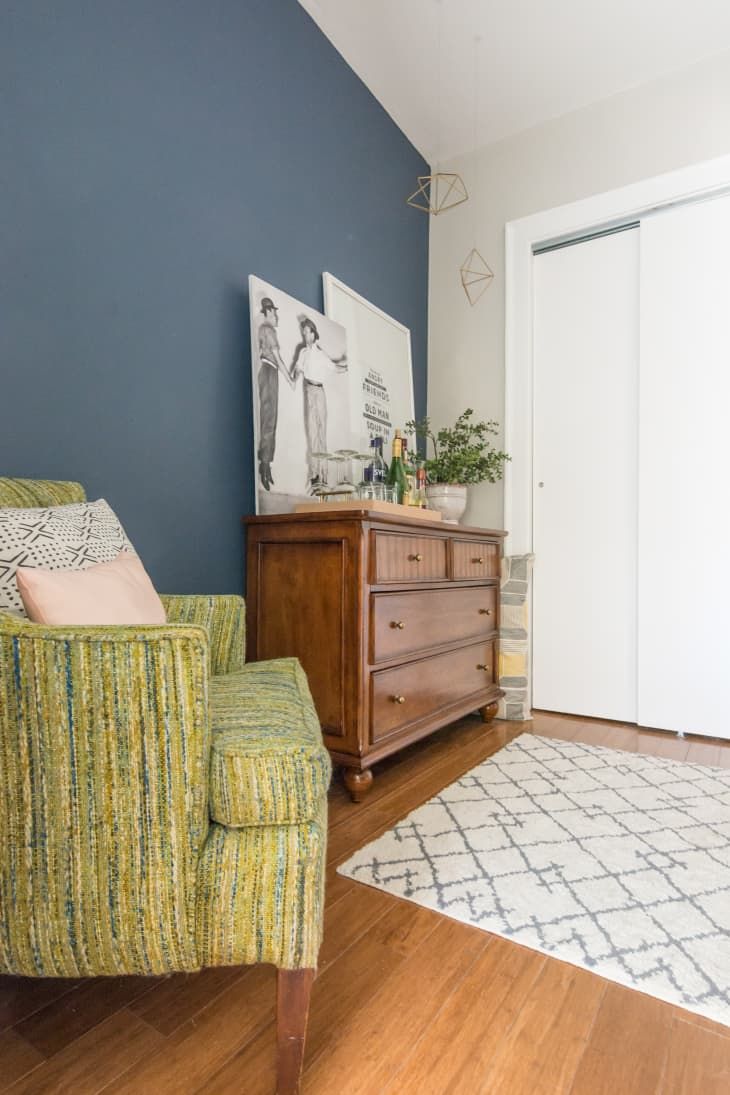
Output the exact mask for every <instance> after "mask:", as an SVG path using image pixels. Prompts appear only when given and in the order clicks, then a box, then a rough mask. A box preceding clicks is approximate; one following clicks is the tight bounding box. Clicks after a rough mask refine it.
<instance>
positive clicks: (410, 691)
mask: <svg viewBox="0 0 730 1095" xmlns="http://www.w3.org/2000/svg"><path fill="white" fill-rule="evenodd" d="M494 661H495V657H494V641H493V640H492V641H488V642H485V643H476V644H474V645H473V646H467V647H463V648H462V649H461V650H453V651H451V653H449V654H435V655H434V656H433V657H432V658H422V659H421V660H420V661H417V662H411V664H410V665H401V666H398V667H397V668H396V669H381V670H380V672H378V673H372V674H371V676H370V740H371V742H372V743H373V744H375V743H376V742H379V741H382V740H383V739H384V738H389V737H391V735H393V734H397V733H398V732H399V731H400V730H402V729H404V728H405V727H407V726H408V725H409V724H410V723H412V722H417V721H418V719H422V718H426V717H430V716H434V715H438V713H439V711H440V710H446V709H448V707H449V706H450V705H452V704H456V703H460V702H462V701H463V700H464V698H465V697H468V696H471V695H473V696H474V706H475V708H476V707H477V706H478V705H479V693H481V692H483V691H484V690H485V689H486V688H487V687H488V686H489V685H491V684H492V682H493V680H494Z"/></svg>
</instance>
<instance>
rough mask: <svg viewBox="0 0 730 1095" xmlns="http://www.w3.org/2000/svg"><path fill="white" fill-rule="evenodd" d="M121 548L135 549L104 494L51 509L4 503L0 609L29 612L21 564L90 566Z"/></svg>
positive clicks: (47, 567)
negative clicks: (23, 593) (19, 582)
mask: <svg viewBox="0 0 730 1095" xmlns="http://www.w3.org/2000/svg"><path fill="white" fill-rule="evenodd" d="M120 551H130V552H132V554H136V552H135V550H134V548H133V547H132V545H131V543H130V542H129V539H128V538H127V534H126V532H125V531H124V529H123V528H122V525H121V523H120V521H119V518H118V517H117V515H116V514H115V513H114V510H113V509H112V508H111V506H110V505H109V504H108V502H105V501H104V499H103V498H100V499H99V501H98V502H73V503H71V505H67V506H49V507H48V508H46V509H13V508H11V507H0V612H2V611H8V610H10V611H13V612H16V613H18V612H19V613H20V615H22V616H25V615H26V612H25V609H24V608H23V602H22V600H21V599H20V594H19V593H18V585H17V582H16V580H15V572H16V570H17V569H18V567H42V568H43V569H44V570H85V569H86V568H87V567H90V566H94V564H95V563H109V562H111V560H112V559H116V557H117V555H118V554H119V552H120Z"/></svg>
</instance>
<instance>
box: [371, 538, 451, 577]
mask: <svg viewBox="0 0 730 1095" xmlns="http://www.w3.org/2000/svg"><path fill="white" fill-rule="evenodd" d="M373 536H374V539H375V550H374V552H373V556H374V563H373V569H374V581H375V582H433V581H437V580H438V579H439V578H446V573H447V569H446V549H447V545H448V540H446V538H445V537H444V538H440V537H438V536H399V535H398V534H397V533H393V532H375V533H373Z"/></svg>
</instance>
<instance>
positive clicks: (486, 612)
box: [479, 608, 492, 616]
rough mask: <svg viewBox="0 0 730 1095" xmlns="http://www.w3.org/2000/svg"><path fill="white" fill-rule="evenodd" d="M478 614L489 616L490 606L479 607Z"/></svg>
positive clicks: (490, 612) (490, 613)
mask: <svg viewBox="0 0 730 1095" xmlns="http://www.w3.org/2000/svg"><path fill="white" fill-rule="evenodd" d="M479 615H480V616H491V615H492V610H491V608H480V609H479Z"/></svg>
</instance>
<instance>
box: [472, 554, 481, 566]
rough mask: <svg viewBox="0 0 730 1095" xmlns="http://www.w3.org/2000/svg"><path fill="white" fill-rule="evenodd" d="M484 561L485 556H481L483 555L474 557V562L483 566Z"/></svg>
mask: <svg viewBox="0 0 730 1095" xmlns="http://www.w3.org/2000/svg"><path fill="white" fill-rule="evenodd" d="M483 562H484V557H483V556H481V555H480V556H479V558H478V559H472V563H478V564H479V566H481V565H482V563H483Z"/></svg>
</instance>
